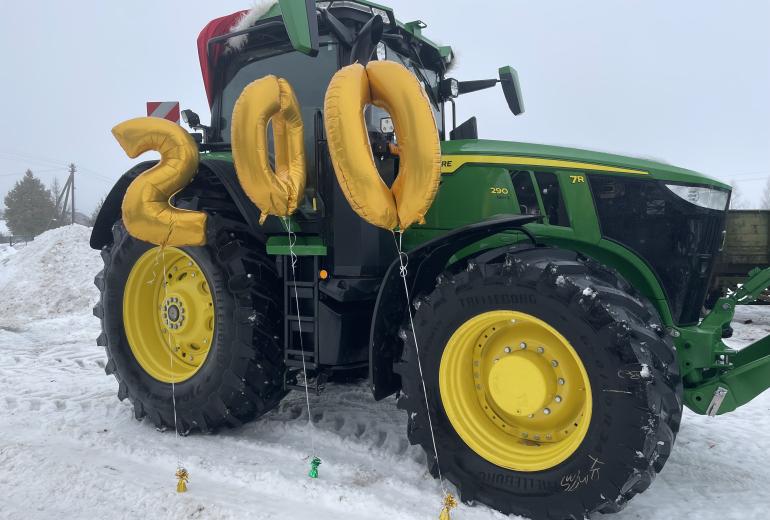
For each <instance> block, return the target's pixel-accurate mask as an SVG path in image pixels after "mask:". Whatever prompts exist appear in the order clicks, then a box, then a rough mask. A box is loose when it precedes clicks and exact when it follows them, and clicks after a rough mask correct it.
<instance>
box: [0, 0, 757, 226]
mask: <svg viewBox="0 0 770 520" xmlns="http://www.w3.org/2000/svg"><path fill="white" fill-rule="evenodd" d="M381 3H387V4H389V5H391V6H392V7H393V8H394V9H395V13H396V17H398V18H399V19H400V20H402V21H409V20H413V19H422V20H423V21H425V22H426V23H427V24H428V28H427V29H426V30H425V34H426V35H427V36H429V37H430V38H432V39H434V40H435V41H437V42H440V43H442V44H450V45H452V46H453V48H454V49H455V51H456V53H457V55H458V63H457V66H456V68H455V69H454V71H453V72H452V74H453V75H454V76H455V77H457V78H459V79H481V78H487V77H490V78H491V77H495V76H496V73H497V72H496V71H497V68H498V67H499V66H501V65H508V64H510V65H513V66H514V67H515V68H516V69H517V70H518V72H519V77H520V79H521V83H522V89H523V93H524V99H525V105H526V113H525V114H524V115H522V116H520V117H517V118H514V117H513V116H511V115H510V114H509V113H508V112H507V107H506V105H505V101H504V99H503V95H502V92H501V91H499V90H497V89H496V90H494V91H487V92H482V93H476V94H469V95H467V96H464V97H462V98H461V99H460V100H459V107H460V108H459V116H458V117H459V119H460V121H462V120H464V119H465V118H467V117H470V116H471V115H476V116H478V118H479V132H480V136H481V137H482V138H492V139H507V140H515V141H531V142H536V143H547V144H559V145H569V146H575V147H581V148H589V149H595V150H602V151H611V152H618V153H623V154H627V155H636V156H643V157H652V158H658V159H663V160H665V161H668V162H670V163H673V164H676V165H679V166H684V167H687V168H691V169H694V170H698V171H701V172H703V173H706V174H708V175H711V176H714V177H717V178H719V179H722V180H725V181H730V180H731V179H735V180H736V181H737V182H738V185H739V187H740V189H741V191H742V193H743V195H744V197H745V198H747V199H749V200H750V201H752V202H754V203H756V202H758V201H759V196H760V192H761V189H762V188H763V187H764V184H765V181H766V179H767V177H770V30H768V27H769V25H770V1H768V0H721V1H717V0H678V1H671V0H635V1H625V0H590V1H587V0H584V1H578V0H570V1H567V0H564V1H545V0H538V1H535V0H529V1H523V0H518V1H512V0H483V1H475V2H468V1H467V0H465V1H460V0H441V1H439V0H421V1H415V0H390V1H388V0H381ZM250 5H251V2H250V0H219V1H216V2H214V1H209V2H201V1H191V0H164V1H161V2H159V1H156V0H132V1H130V2H129V1H113V0H110V1H106V0H98V1H97V0H71V1H68V2H53V1H41V0H26V1H25V2H16V1H14V2H11V1H10V0H4V1H3V7H4V9H3V15H2V16H0V45H1V47H0V48H2V51H3V52H2V55H3V57H2V59H3V64H2V67H1V68H0V71H1V72H0V74H1V75H2V77H0V89H1V90H0V91H1V92H2V94H3V96H2V97H3V107H4V111H3V113H4V117H3V121H2V123H1V124H0V137H2V138H1V139H0V196H3V195H4V194H5V193H6V192H7V190H8V189H10V188H11V187H12V186H13V183H14V182H15V181H16V180H17V179H18V177H19V176H20V175H21V174H22V173H23V171H24V170H25V169H26V168H31V169H32V170H33V171H35V172H36V173H39V175H40V176H41V177H42V178H43V179H44V180H45V181H46V182H47V183H48V182H50V181H51V180H52V178H53V177H54V176H58V177H59V179H60V180H62V181H63V180H64V178H65V175H66V173H65V166H66V164H67V163H69V162H74V163H75V164H76V165H77V166H78V174H77V179H76V186H77V189H78V190H77V205H78V209H79V210H80V211H83V212H86V213H88V212H90V211H91V210H92V208H93V207H94V205H95V204H96V202H97V201H98V200H99V199H100V198H101V197H102V196H103V195H104V194H106V192H107V191H108V190H109V188H110V186H111V185H112V183H113V182H114V181H115V180H116V179H117V178H118V177H119V176H120V175H121V173H122V172H124V171H126V170H127V169H128V168H130V167H131V165H132V164H134V163H135V162H136V161H134V160H131V159H129V158H127V157H126V156H125V155H124V153H123V151H122V150H121V149H120V148H119V146H118V144H117V143H116V142H115V141H114V139H113V138H112V136H111V134H110V129H111V128H112V126H114V125H115V124H117V123H119V122H120V121H122V120H125V119H128V118H131V117H136V116H143V115H145V104H144V103H145V101H147V100H179V101H181V102H182V106H183V108H191V109H193V110H195V111H196V112H198V113H199V114H200V115H201V118H202V120H203V121H204V122H208V119H209V117H208V105H207V103H206V98H205V95H204V91H203V85H202V81H201V76H200V69H199V66H198V57H197V52H196V47H195V39H196V37H197V35H198V32H199V31H200V29H201V28H202V27H203V26H204V25H205V24H206V23H207V22H208V21H209V20H211V19H213V18H216V17H218V16H221V15H224V14H228V13H230V12H233V11H236V10H239V9H243V8H246V7H249V6H250ZM482 7H483V8H482ZM0 200H1V199H0Z"/></svg>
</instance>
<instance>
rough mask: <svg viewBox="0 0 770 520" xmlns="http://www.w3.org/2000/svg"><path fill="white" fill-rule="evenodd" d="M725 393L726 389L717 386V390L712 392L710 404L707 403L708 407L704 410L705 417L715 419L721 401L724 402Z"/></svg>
mask: <svg viewBox="0 0 770 520" xmlns="http://www.w3.org/2000/svg"><path fill="white" fill-rule="evenodd" d="M727 391H728V390H727V388H725V387H723V386H718V387H717V389H716V390H714V397H712V398H711V403H709V407H708V408H706V415H708V416H709V417H715V416H716V414H717V413H719V407H720V406H722V401H724V400H725V396H726V395H727Z"/></svg>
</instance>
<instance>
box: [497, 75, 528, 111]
mask: <svg viewBox="0 0 770 520" xmlns="http://www.w3.org/2000/svg"><path fill="white" fill-rule="evenodd" d="M499 74H500V84H501V85H502V87H503V94H505V100H506V101H507V102H508V108H510V109H511V112H513V115H515V116H518V115H519V114H522V113H523V112H524V103H523V101H522V98H521V87H520V86H519V75H518V74H517V73H516V69H514V68H513V67H511V66H506V67H500V70H499Z"/></svg>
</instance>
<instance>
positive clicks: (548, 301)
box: [395, 247, 682, 520]
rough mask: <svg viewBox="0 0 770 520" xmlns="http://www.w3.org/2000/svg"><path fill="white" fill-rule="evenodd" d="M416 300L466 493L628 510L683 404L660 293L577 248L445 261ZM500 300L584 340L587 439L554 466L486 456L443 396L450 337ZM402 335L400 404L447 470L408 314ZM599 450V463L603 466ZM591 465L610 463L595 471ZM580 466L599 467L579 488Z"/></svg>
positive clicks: (545, 513)
mask: <svg viewBox="0 0 770 520" xmlns="http://www.w3.org/2000/svg"><path fill="white" fill-rule="evenodd" d="M584 291H585V294H584ZM511 294H515V295H517V298H511V297H510V295H511ZM506 296H507V297H506ZM469 302H470V304H469ZM501 302H508V303H501ZM511 302H515V303H511ZM414 307H416V311H415V313H414V323H415V331H416V336H417V339H418V341H419V345H420V355H421V358H420V359H421V360H422V365H423V372H424V375H425V384H426V386H427V392H428V400H429V403H430V407H431V414H432V415H431V417H432V419H433V425H434V428H435V435H436V442H437V447H438V455H439V461H440V464H441V471H442V474H443V476H444V477H445V478H446V479H448V480H449V481H451V482H452V483H454V484H455V485H456V486H457V488H458V490H459V493H460V497H461V499H462V500H463V501H464V502H467V503H472V502H474V501H478V502H481V503H484V504H486V505H488V506H490V507H492V508H494V509H497V510H499V511H501V512H503V513H506V514H512V513H515V514H519V515H523V516H525V517H528V518H532V519H535V520H541V519H549V520H550V519H555V520H564V519H581V520H582V519H583V518H584V517H586V516H587V515H588V514H590V513H592V512H595V511H601V512H615V511H618V510H620V509H622V508H623V506H624V505H625V504H626V502H627V501H628V500H629V499H630V498H632V497H633V496H634V495H636V494H638V493H641V492H642V491H644V490H645V489H646V488H647V487H648V486H649V485H650V483H651V482H652V480H653V479H654V478H655V476H656V474H657V473H658V472H659V471H660V470H661V469H662V468H663V465H664V464H665V462H666V460H667V459H668V456H669V454H670V453H671V448H672V446H673V444H674V439H675V437H676V433H677V431H678V429H679V423H680V420H681V415H682V382H681V378H680V376H679V368H678V365H677V361H676V352H675V350H674V348H673V346H672V343H671V341H670V339H669V338H667V337H666V336H665V334H664V331H663V329H662V327H661V324H660V319H659V317H658V315H657V313H656V311H655V310H654V308H653V307H652V306H651V304H650V303H649V302H648V301H646V300H645V299H644V298H642V297H640V296H639V295H637V294H636V292H635V291H634V290H633V289H632V288H631V287H630V286H629V285H628V284H627V283H626V282H625V281H624V280H623V279H622V278H620V276H619V275H618V274H617V273H616V272H615V271H613V270H611V269H608V268H605V267H603V266H601V265H599V264H598V263H596V262H594V261H592V260H588V259H586V258H583V257H581V256H580V255H578V254H576V253H574V252H571V251H564V250H559V249H553V248H544V247H527V248H519V249H511V250H509V251H508V252H507V253H499V254H496V255H494V254H492V255H490V254H486V255H480V256H478V257H477V258H476V259H472V260H470V261H469V262H468V263H467V268H465V269H463V270H460V269H459V268H456V269H453V270H450V271H447V272H446V273H444V274H442V275H441V276H439V277H438V280H437V285H436V287H435V289H434V290H433V291H432V292H431V293H430V294H426V295H422V296H419V297H418V298H416V299H415V301H414ZM498 309H510V310H517V311H521V312H526V313H528V314H531V315H533V316H536V317H538V318H540V319H541V320H544V321H545V322H546V323H549V324H551V325H552V326H553V327H555V328H557V330H559V332H561V334H562V335H564V336H565V337H566V338H567V339H568V340H569V341H570V343H571V344H572V346H573V347H574V348H575V349H576V350H577V352H578V354H579V355H580V357H581V360H582V362H583V364H584V365H585V368H586V370H587V372H588V376H589V379H590V382H591V387H592V389H593V396H594V398H593V415H592V420H591V423H590V426H589V429H588V433H587V434H586V437H585V439H584V441H583V442H582V444H581V445H580V446H579V447H578V449H577V450H576V451H575V452H574V453H573V454H572V455H571V456H570V457H569V458H568V459H566V460H565V461H564V462H562V463H561V464H559V465H557V466H555V467H553V468H551V469H548V470H545V471H538V472H529V473H527V472H517V471H511V470H508V469H504V468H501V467H499V466H496V465H494V464H492V463H490V462H488V461H486V460H484V459H483V458H481V457H480V456H478V455H477V454H476V453H475V452H474V451H472V450H471V449H470V448H469V447H468V446H467V445H466V444H465V443H464V442H463V441H462V440H461V439H460V437H459V436H458V434H457V433H456V432H455V430H454V429H453V427H452V425H451V423H450V421H449V419H448V418H447V415H446V413H445V411H444V409H443V407H442V403H441V397H440V393H439V386H438V373H439V364H440V360H441V355H442V352H443V349H444V347H445V345H446V344H447V341H448V340H449V338H450V336H451V335H452V333H453V332H454V331H455V330H456V329H457V327H459V326H460V325H461V324H462V323H464V322H465V321H466V320H467V319H469V318H471V317H473V316H475V315H477V314H479V313H482V312H486V311H490V310H498ZM400 336H401V338H402V339H404V350H403V353H402V356H401V361H400V362H399V363H397V364H396V367H395V369H396V371H397V372H398V373H399V374H400V375H401V379H402V385H403V393H402V395H401V397H400V398H399V401H398V404H399V407H400V408H403V409H405V410H406V411H407V412H408V413H409V424H408V435H409V440H410V441H411V443H412V444H420V445H421V446H422V447H423V449H424V450H425V452H426V453H427V455H428V460H429V465H430V466H431V472H432V474H433V475H434V476H437V468H436V464H435V456H434V450H433V445H432V441H431V438H430V432H429V427H428V421H427V417H426V414H425V402H424V397H423V390H422V386H421V383H420V378H419V374H418V367H417V358H416V350H415V345H414V341H413V340H412V334H411V329H409V327H408V322H407V324H406V325H405V329H402V330H401V332H400ZM644 365H646V366H647V367H648V369H649V371H647V370H644V369H643V367H644ZM597 459H598V460H599V461H600V463H601V464H598V465H594V462H593V461H594V460H597ZM592 465H593V468H594V469H595V468H596V467H600V470H599V471H598V472H593V471H591V469H592ZM575 475H580V476H581V478H583V477H585V476H586V475H588V476H589V477H588V480H587V481H586V482H584V483H583V484H581V485H579V486H578V487H577V488H576V489H572V487H573V486H569V485H568V484H569V482H574V478H573V479H571V477H570V476H572V477H574V476H575Z"/></svg>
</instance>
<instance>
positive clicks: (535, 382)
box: [439, 310, 592, 471]
mask: <svg viewBox="0 0 770 520" xmlns="http://www.w3.org/2000/svg"><path fill="white" fill-rule="evenodd" d="M439 389H440V392H441V402H442V405H443V406H444V410H445V411H446V414H447V416H448V417H449V420H450V422H451V423H452V426H453V427H454V429H455V431H457V434H458V435H459V436H460V438H462V440H463V441H464V442H465V443H466V444H467V445H468V446H469V447H470V448H471V449H472V450H473V451H474V452H476V453H477V454H478V455H479V456H481V457H483V458H484V459H486V460H488V461H489V462H491V463H493V464H495V465H497V466H500V467H503V468H508V469H511V470H515V471H542V470H546V469H549V468H552V467H554V466H557V465H558V464H560V463H562V462H563V461H565V460H566V459H567V458H568V457H569V456H570V455H572V454H573V453H574V452H575V451H576V450H577V449H578V447H579V446H580V444H581V443H582V442H583V439H584V438H585V435H586V432H588V427H589V425H590V423H591V409H592V397H591V385H590V382H589V380H588V373H587V372H586V370H585V367H584V366H583V363H582V362H581V360H580V356H579V355H578V353H577V352H576V351H575V349H574V348H573V347H572V345H570V343H569V341H567V339H566V338H565V337H564V336H562V335H561V334H560V333H559V332H558V331H557V330H556V329H554V328H553V327H551V326H550V325H548V324H547V323H546V322H544V321H542V320H540V319H538V318H536V317H534V316H531V315H529V314H525V313H522V312H516V311H507V310H506V311H502V310H501V311H491V312H485V313H483V314H479V315H478V316H474V317H473V318H471V319H469V320H468V321H466V322H465V323H463V324H462V325H461V326H460V327H459V328H458V329H457V330H456V331H455V333H454V334H453V335H452V337H451V338H450V339H449V342H448V343H447V345H446V348H445V349H444V353H443V355H442V357H441V366H440V368H439Z"/></svg>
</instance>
